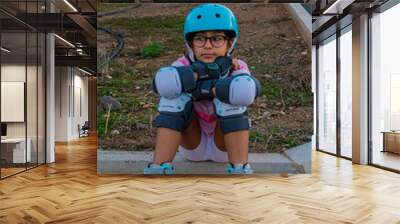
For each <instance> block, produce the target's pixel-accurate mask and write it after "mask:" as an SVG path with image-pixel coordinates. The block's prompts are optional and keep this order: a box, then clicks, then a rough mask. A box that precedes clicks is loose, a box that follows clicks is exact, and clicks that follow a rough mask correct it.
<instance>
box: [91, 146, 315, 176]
mask: <svg viewBox="0 0 400 224" xmlns="http://www.w3.org/2000/svg"><path fill="white" fill-rule="evenodd" d="M152 158H153V152H141V151H118V150H102V149H98V151H97V173H98V174H143V168H144V167H145V166H146V165H147V164H148V163H149V162H150V161H152ZM249 162H250V164H251V166H252V168H253V169H254V171H255V174H266V173H309V172H310V170H311V143H307V144H304V145H301V146H298V147H295V148H292V149H288V150H287V151H286V152H285V153H283V154H281V153H250V154H249ZM174 164H175V173H176V174H226V171H225V169H226V163H216V162H212V161H204V162H194V161H189V160H187V159H185V158H183V157H182V156H181V154H179V153H177V155H176V157H175V159H174Z"/></svg>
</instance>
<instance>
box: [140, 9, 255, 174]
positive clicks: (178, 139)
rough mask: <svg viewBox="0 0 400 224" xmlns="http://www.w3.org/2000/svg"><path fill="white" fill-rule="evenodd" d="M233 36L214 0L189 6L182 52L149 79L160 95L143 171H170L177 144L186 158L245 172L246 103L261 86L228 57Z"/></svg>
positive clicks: (228, 17)
mask: <svg viewBox="0 0 400 224" xmlns="http://www.w3.org/2000/svg"><path fill="white" fill-rule="evenodd" d="M237 38H238V24H237V21H236V18H235V15H234V14H233V12H232V11H231V10H230V9H229V8H227V7H225V6H223V5H220V4H203V5H199V6H197V7H196V8H194V9H192V10H191V11H190V13H189V14H188V15H187V17H186V19H185V24H184V40H185V45H186V47H187V50H188V52H187V55H185V56H183V57H181V58H179V59H177V60H176V61H175V62H174V63H172V65H171V66H169V67H162V68H161V69H159V70H158V72H157V73H156V75H155V77H154V79H153V89H154V91H155V92H156V93H157V94H158V95H160V102H159V106H158V111H159V115H158V116H157V117H156V120H155V124H156V126H157V139H156V147H155V152H154V158H153V162H152V163H149V164H148V165H147V167H145V169H144V173H145V174H173V172H174V167H173V164H172V161H173V159H174V157H175V154H176V152H177V150H178V152H179V153H181V154H182V155H183V156H184V157H185V158H187V159H189V160H192V161H206V160H211V161H215V162H228V166H227V172H228V173H231V174H250V173H252V172H253V170H252V168H251V167H250V164H249V163H248V161H247V160H248V145H249V129H250V127H251V124H250V119H249V117H248V113H247V106H249V105H250V104H252V103H253V102H254V100H255V99H256V97H257V96H259V94H260V92H261V85H260V83H259V81H258V80H256V79H255V78H254V77H252V76H251V75H250V72H249V69H248V67H247V65H246V63H245V62H243V61H242V60H239V59H232V56H231V54H232V52H233V50H234V48H235V44H236V41H237Z"/></svg>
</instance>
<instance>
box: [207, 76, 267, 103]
mask: <svg viewBox="0 0 400 224" xmlns="http://www.w3.org/2000/svg"><path fill="white" fill-rule="evenodd" d="M215 93H216V97H217V98H218V99H219V100H221V101H222V102H224V103H228V104H231V105H235V106H248V105H250V104H252V103H253V102H254V100H255V99H256V98H257V97H258V96H259V95H260V94H261V84H260V82H259V81H258V80H257V79H256V78H254V77H251V76H250V75H248V74H240V75H235V76H231V77H229V78H225V79H220V80H218V82H217V84H216V85H215Z"/></svg>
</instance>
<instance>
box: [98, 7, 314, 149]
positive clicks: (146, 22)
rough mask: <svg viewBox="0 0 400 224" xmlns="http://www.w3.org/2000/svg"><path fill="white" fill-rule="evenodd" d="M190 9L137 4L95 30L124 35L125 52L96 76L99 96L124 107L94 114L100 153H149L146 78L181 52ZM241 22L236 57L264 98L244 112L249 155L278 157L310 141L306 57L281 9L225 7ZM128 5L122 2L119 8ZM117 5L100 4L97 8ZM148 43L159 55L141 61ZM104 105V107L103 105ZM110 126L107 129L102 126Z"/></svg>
mask: <svg viewBox="0 0 400 224" xmlns="http://www.w3.org/2000/svg"><path fill="white" fill-rule="evenodd" d="M194 5H195V4H175V3H173V4H138V5H137V7H136V8H131V9H129V10H128V11H125V12H121V13H118V14H115V15H112V16H106V17H102V18H100V19H99V25H100V26H104V27H108V28H111V29H112V30H114V31H117V32H121V33H123V35H124V41H125V47H124V49H123V51H122V52H121V55H120V57H119V58H117V59H116V60H114V61H112V62H110V63H109V64H108V65H107V66H106V67H104V68H103V69H102V70H101V72H102V74H101V75H100V76H99V79H98V93H99V98H100V97H102V96H104V95H109V96H112V97H114V98H116V99H117V100H118V101H119V102H120V103H121V106H122V108H121V110H115V111H113V110H112V111H111V112H110V116H109V119H108V122H107V111H106V110H101V111H100V113H99V119H98V120H99V122H98V130H99V134H100V136H101V140H100V144H101V147H102V148H104V149H125V150H152V148H153V146H154V140H155V128H154V127H153V123H152V122H153V120H154V118H155V116H156V115H157V111H156V105H157V103H158V97H157V95H155V94H154V93H152V92H151V88H150V87H151V80H152V77H153V75H154V73H155V72H156V71H157V70H158V69H159V68H160V67H161V66H166V65H169V64H171V63H172V62H173V61H174V60H175V59H176V58H178V57H180V56H182V55H183V53H184V51H185V48H184V44H183V38H182V26H183V20H184V16H185V15H186V14H187V12H188V11H189V10H190V9H191V8H193V6H194ZM225 5H227V6H228V7H229V8H231V9H232V10H233V11H234V13H235V14H236V16H237V18H238V21H239V39H238V43H237V47H236V49H235V52H234V57H236V58H239V59H242V60H244V61H245V62H246V63H247V64H248V66H249V68H250V71H251V73H252V75H253V76H255V77H256V78H258V79H259V80H260V81H261V83H262V85H263V94H262V96H261V97H260V98H258V99H257V101H256V103H255V104H253V105H252V106H251V107H249V113H250V117H251V119H252V125H253V127H252V130H251V133H250V151H251V152H266V151H269V152H275V151H280V150H284V149H286V148H290V147H293V146H296V145H299V144H302V143H304V142H308V141H310V140H311V135H312V127H313V99H312V93H311V56H310V52H309V51H308V49H307V44H306V43H305V42H304V40H303V39H302V37H301V36H300V34H299V33H298V31H297V30H296V27H295V25H294V21H293V19H292V18H291V17H290V15H289V14H288V13H287V12H286V10H285V8H284V6H283V5H282V4H264V3H262V4H254V3H252V4H248V3H246V4H225ZM127 6H128V7H129V4H128V5H123V4H122V5H121V6H119V7H127ZM116 8H118V7H112V5H109V4H107V5H105V3H102V4H101V5H100V9H101V10H104V11H107V10H115V9H116ZM150 43H157V46H161V47H160V48H161V49H162V50H161V53H160V54H159V55H157V56H153V57H145V56H144V54H143V52H144V49H146V47H148V46H149V44H150ZM115 46H116V42H115V40H113V38H112V37H111V36H110V35H108V34H106V33H104V32H101V31H99V32H98V49H99V50H98V52H99V53H98V54H99V55H98V58H99V60H102V58H104V56H105V55H107V54H109V53H110V52H111V51H112V49H113V48H115ZM100 108H101V107H100ZM106 125H107V130H105V126H106Z"/></svg>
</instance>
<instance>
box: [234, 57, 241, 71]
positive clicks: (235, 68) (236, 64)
mask: <svg viewBox="0 0 400 224" xmlns="http://www.w3.org/2000/svg"><path fill="white" fill-rule="evenodd" d="M232 64H233V70H239V68H240V64H239V60H238V59H237V58H234V59H232Z"/></svg>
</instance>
